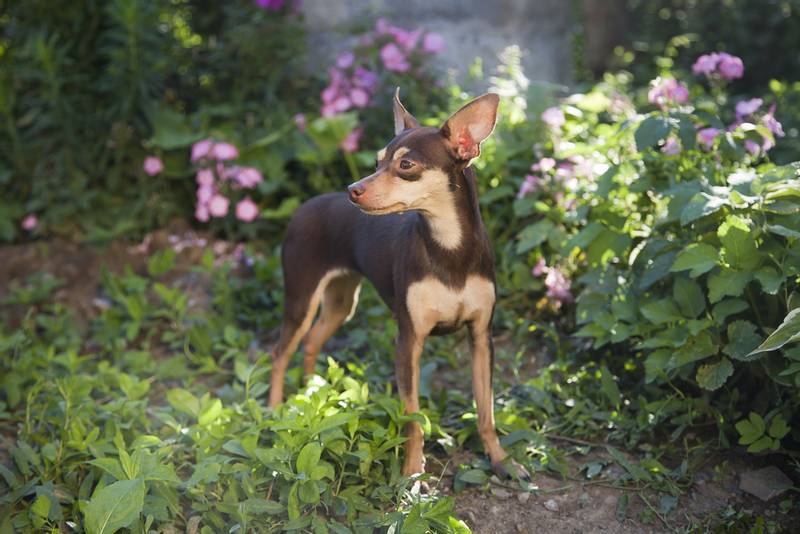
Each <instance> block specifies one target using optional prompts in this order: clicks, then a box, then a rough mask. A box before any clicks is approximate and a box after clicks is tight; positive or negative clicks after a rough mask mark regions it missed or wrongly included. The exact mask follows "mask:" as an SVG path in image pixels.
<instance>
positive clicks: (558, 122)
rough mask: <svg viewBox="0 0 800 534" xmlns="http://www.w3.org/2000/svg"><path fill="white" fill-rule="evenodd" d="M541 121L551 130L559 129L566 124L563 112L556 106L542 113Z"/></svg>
mask: <svg viewBox="0 0 800 534" xmlns="http://www.w3.org/2000/svg"><path fill="white" fill-rule="evenodd" d="M542 121H544V123H545V124H546V125H548V126H550V127H551V128H560V127H562V126H564V124H565V123H566V122H567V121H566V118H565V117H564V112H563V111H562V110H561V108H559V107H558V106H553V107H550V108H547V109H546V110H544V111H543V112H542Z"/></svg>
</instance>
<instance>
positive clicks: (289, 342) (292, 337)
mask: <svg viewBox="0 0 800 534" xmlns="http://www.w3.org/2000/svg"><path fill="white" fill-rule="evenodd" d="M348 272H349V271H348V270H346V269H334V270H332V271H328V272H327V273H325V275H324V276H323V277H322V278H321V279H320V280H319V282H318V283H317V287H316V288H315V289H314V292H313V293H312V294H311V298H310V299H309V300H308V309H307V311H306V314H305V316H304V318H303V321H302V322H301V323H300V326H299V327H298V328H297V329H296V330H295V331H294V332H287V331H285V329H286V327H285V324H284V326H283V327H282V328H281V337H280V339H279V340H278V343H277V344H276V346H275V349H274V350H273V356H272V374H271V376H270V388H269V405H270V407H271V408H274V407H276V406H277V405H278V404H280V403H281V402H282V401H283V383H284V377H285V376H286V367H288V365H289V360H290V359H291V357H292V354H294V352H295V351H296V350H297V345H299V344H300V340H301V339H303V336H304V335H305V334H306V332H308V329H309V328H310V327H311V321H313V319H314V316H315V315H316V313H317V309H318V308H319V303H320V300H321V299H322V293H323V291H324V290H325V287H326V286H327V285H328V282H330V281H331V279H333V278H336V277H337V276H341V275H343V274H345V273H348Z"/></svg>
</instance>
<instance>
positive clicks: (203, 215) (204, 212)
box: [194, 204, 208, 222]
mask: <svg viewBox="0 0 800 534" xmlns="http://www.w3.org/2000/svg"><path fill="white" fill-rule="evenodd" d="M194 217H195V219H197V220H198V221H200V222H208V206H207V205H205V204H198V205H197V206H196V207H195V208H194Z"/></svg>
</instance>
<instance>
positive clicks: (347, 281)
mask: <svg viewBox="0 0 800 534" xmlns="http://www.w3.org/2000/svg"><path fill="white" fill-rule="evenodd" d="M360 288H361V275H358V274H355V273H350V274H346V275H342V276H340V277H338V278H334V279H332V280H331V281H330V282H329V283H328V286H327V287H326V288H325V291H324V293H323V295H322V306H321V307H320V314H319V319H317V322H316V323H314V326H313V327H311V330H310V331H309V332H308V335H307V336H306V339H305V355H304V357H303V368H304V370H305V375H306V377H309V376H311V375H313V374H314V369H315V367H316V363H317V356H318V355H319V351H320V350H322V346H323V345H324V344H325V342H326V341H327V340H328V339H329V338H330V337H331V336H332V335H333V333H334V332H336V330H337V329H338V328H339V327H340V326H341V325H342V323H344V322H345V321H347V320H348V319H349V318H350V317H352V316H353V314H354V313H355V310H356V306H357V305H358V293H359V289H360Z"/></svg>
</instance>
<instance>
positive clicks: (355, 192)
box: [347, 182, 365, 202]
mask: <svg viewBox="0 0 800 534" xmlns="http://www.w3.org/2000/svg"><path fill="white" fill-rule="evenodd" d="M347 191H348V192H349V193H350V200H352V201H353V202H358V197H360V196H361V195H363V194H364V191H365V188H364V184H362V183H360V182H356V183H354V184H350V185H349V186H347Z"/></svg>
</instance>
